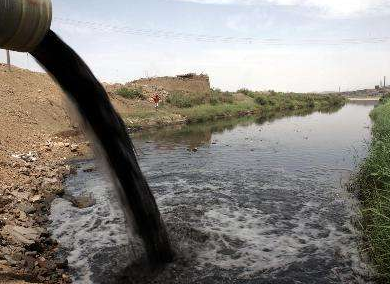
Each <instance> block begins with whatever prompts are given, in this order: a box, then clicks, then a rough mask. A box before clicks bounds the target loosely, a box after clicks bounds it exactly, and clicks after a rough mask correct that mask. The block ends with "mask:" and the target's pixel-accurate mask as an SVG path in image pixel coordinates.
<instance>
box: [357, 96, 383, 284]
mask: <svg viewBox="0 0 390 284" xmlns="http://www.w3.org/2000/svg"><path fill="white" fill-rule="evenodd" d="M371 118H372V121H373V129H372V142H371V145H370V151H369V154H368V157H367V158H366V159H365V160H364V162H363V163H362V165H361V167H360V171H359V173H358V175H357V176H356V178H355V181H354V187H356V189H357V190H358V194H359V198H360V200H361V202H362V205H363V209H362V214H363V220H362V224H361V225H362V230H363V235H364V238H365V241H366V242H365V245H366V249H367V250H368V253H369V255H370V256H371V258H372V260H373V262H374V264H375V266H376V269H377V272H378V273H379V274H380V275H381V278H382V279H383V280H382V281H383V283H390V99H388V98H385V99H383V100H382V101H381V104H380V105H378V106H377V107H376V108H375V109H374V110H373V111H372V112H371Z"/></svg>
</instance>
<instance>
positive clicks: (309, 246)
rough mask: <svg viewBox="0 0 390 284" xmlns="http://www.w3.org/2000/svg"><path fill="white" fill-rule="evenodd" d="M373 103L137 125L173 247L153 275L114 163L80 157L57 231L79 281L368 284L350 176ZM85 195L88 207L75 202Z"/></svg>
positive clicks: (363, 147) (56, 211)
mask: <svg viewBox="0 0 390 284" xmlns="http://www.w3.org/2000/svg"><path fill="white" fill-rule="evenodd" d="M374 104H375V103H374V102H360V103H348V104H347V105H345V106H344V107H342V108H341V109H337V110H329V111H323V112H314V113H289V114H285V115H284V116H280V117H273V116H264V117H246V118H240V119H234V120H223V121H217V122H211V123H205V124H195V125H184V126H177V127H167V128H163V129H158V130H157V129H156V130H150V131H143V132H139V133H135V134H131V136H132V138H133V142H134V145H135V148H136V151H137V154H138V159H139V163H140V165H141V168H142V170H143V172H144V174H145V176H146V178H147V180H148V182H149V184H150V186H151V188H152V190H153V193H154V195H155V197H156V200H157V203H158V206H159V208H160V211H161V214H162V216H163V218H164V221H165V223H166V225H167V228H168V232H169V234H170V236H171V238H172V243H173V245H174V247H175V251H176V253H177V256H176V262H175V263H173V264H170V265H168V266H167V267H166V268H165V269H163V270H160V271H158V272H154V273H150V272H148V271H147V270H146V268H145V265H144V264H143V262H142V255H143V252H142V249H141V247H142V246H141V245H140V241H139V240H138V238H137V237H135V234H134V233H132V229H131V228H127V227H126V225H125V218H124V214H123V212H122V210H121V206H120V203H119V202H118V199H117V198H116V195H115V193H114V190H113V189H112V188H113V185H112V184H113V182H112V181H111V180H110V178H109V175H108V174H107V172H108V171H107V170H105V169H104V167H103V166H101V164H100V163H98V162H97V161H94V160H82V161H73V164H74V165H75V166H76V167H77V174H76V175H72V176H70V177H69V178H68V179H67V181H66V183H65V190H66V195H67V196H65V198H57V199H56V200H54V202H53V204H52V208H51V216H50V219H51V224H50V230H51V232H52V233H53V237H54V238H55V239H57V240H58V241H59V242H60V244H61V248H62V249H61V254H62V255H63V257H66V258H67V259H68V262H69V267H70V269H71V274H72V276H73V280H74V283H243V284H244V283H245V284H246V283H371V280H370V275H371V271H370V268H369V265H368V263H367V261H366V258H365V256H363V255H361V253H360V251H359V245H360V237H359V233H358V231H357V230H356V229H355V227H356V222H358V207H357V200H356V198H355V197H354V196H353V195H352V194H351V193H350V192H349V191H348V187H347V186H346V184H348V181H349V180H350V178H351V175H353V173H354V171H356V168H357V165H358V164H359V162H360V161H361V160H362V159H363V158H364V157H365V156H366V155H367V146H368V143H369V141H370V126H371V122H370V118H369V112H370V111H371V110H372V108H373V107H374ZM80 196H82V197H83V198H84V199H86V200H88V201H89V203H90V204H88V206H86V208H83V209H80V208H78V207H74V206H72V202H70V201H69V200H70V199H71V198H79V197H80ZM91 201H93V202H91ZM140 258H141V260H140Z"/></svg>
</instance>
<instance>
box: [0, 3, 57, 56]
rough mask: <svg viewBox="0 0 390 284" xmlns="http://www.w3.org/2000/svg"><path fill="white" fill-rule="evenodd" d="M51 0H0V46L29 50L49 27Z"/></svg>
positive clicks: (40, 39)
mask: <svg viewBox="0 0 390 284" xmlns="http://www.w3.org/2000/svg"><path fill="white" fill-rule="evenodd" d="M51 19H52V4H51V0H0V48H3V49H9V50H15V51H21V52H29V51H32V50H34V48H35V47H36V46H37V45H38V44H39V43H40V42H41V41H42V39H43V38H44V37H45V35H46V33H47V32H48V31H49V29H50V25H51Z"/></svg>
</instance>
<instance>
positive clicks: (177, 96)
mask: <svg viewBox="0 0 390 284" xmlns="http://www.w3.org/2000/svg"><path fill="white" fill-rule="evenodd" d="M233 102H234V99H233V95H232V93H230V92H222V91H221V90H219V89H213V90H211V92H207V93H189V92H173V93H171V94H170V95H169V96H168V98H167V103H168V104H170V105H171V106H174V107H178V108H191V107H195V106H199V105H204V104H211V105H217V104H226V103H233Z"/></svg>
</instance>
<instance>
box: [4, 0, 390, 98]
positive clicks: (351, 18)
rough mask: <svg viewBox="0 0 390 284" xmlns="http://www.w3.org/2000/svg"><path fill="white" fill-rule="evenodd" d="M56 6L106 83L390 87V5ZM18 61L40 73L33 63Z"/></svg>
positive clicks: (288, 1) (149, 1)
mask: <svg viewBox="0 0 390 284" xmlns="http://www.w3.org/2000/svg"><path fill="white" fill-rule="evenodd" d="M52 2H53V23H52V29H53V30H54V31H55V32H56V33H57V34H58V35H59V36H60V37H62V38H63V39H64V40H65V41H66V42H67V43H68V44H69V45H70V46H72V47H73V48H74V49H75V50H76V51H77V52H78V53H79V54H80V55H81V56H82V57H83V58H84V60H85V61H86V62H87V64H88V65H89V66H90V67H91V69H92V70H93V72H94V73H95V74H96V75H97V77H98V78H99V79H100V80H101V81H104V82H111V83H113V82H128V81H131V80H134V79H138V78H141V77H152V76H165V75H167V76H171V75H177V74H183V73H189V72H196V73H203V74H208V75H209V76H210V80H211V84H212V86H213V87H215V88H220V89H222V90H230V91H234V90H237V89H239V88H249V89H252V90H277V91H294V92H322V91H336V90H338V89H339V87H340V88H341V90H355V89H362V88H373V87H374V86H375V85H377V84H379V81H380V78H382V77H383V76H385V75H387V76H388V77H389V82H390V56H389V55H390V32H389V27H390V17H389V15H390V0H326V1H325V0H132V1H128V0H115V1H107V0H94V1H79V0H52ZM11 57H12V63H13V64H14V65H16V66H19V67H23V68H28V69H31V70H41V69H40V67H39V66H38V65H37V64H36V63H35V61H34V60H33V58H32V57H31V56H29V55H27V54H22V53H17V52H12V53H11ZM0 61H1V62H5V52H3V51H2V52H0Z"/></svg>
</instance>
